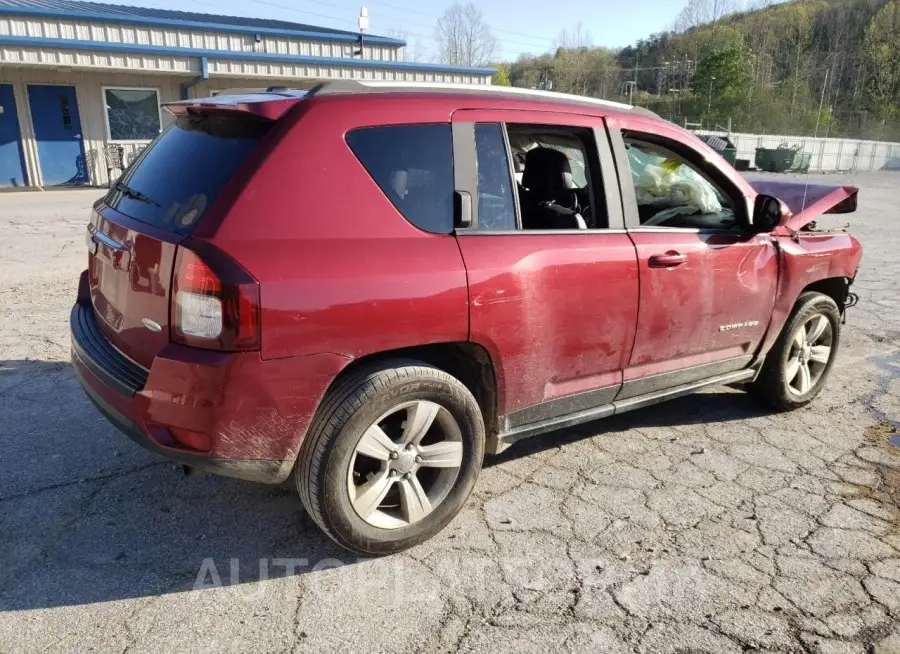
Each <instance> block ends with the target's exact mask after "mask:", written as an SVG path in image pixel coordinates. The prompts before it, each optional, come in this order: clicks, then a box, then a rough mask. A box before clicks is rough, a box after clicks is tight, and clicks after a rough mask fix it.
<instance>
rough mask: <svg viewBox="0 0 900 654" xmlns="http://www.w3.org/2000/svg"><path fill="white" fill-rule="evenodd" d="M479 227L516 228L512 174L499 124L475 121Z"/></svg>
mask: <svg viewBox="0 0 900 654" xmlns="http://www.w3.org/2000/svg"><path fill="white" fill-rule="evenodd" d="M475 156H476V161H477V163H478V227H479V229H516V228H518V225H517V224H516V205H515V200H514V199H513V186H512V185H513V177H512V175H510V174H509V154H508V153H507V150H506V143H505V141H504V140H503V129H502V127H501V126H500V123H476V125H475Z"/></svg>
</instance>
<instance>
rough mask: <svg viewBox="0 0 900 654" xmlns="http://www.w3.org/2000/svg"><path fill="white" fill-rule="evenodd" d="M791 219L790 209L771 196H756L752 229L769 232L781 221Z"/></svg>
mask: <svg viewBox="0 0 900 654" xmlns="http://www.w3.org/2000/svg"><path fill="white" fill-rule="evenodd" d="M790 217H791V210H790V208H789V207H788V206H787V205H786V204H785V203H784V202H782V201H781V200H779V199H778V198H776V197H774V196H771V195H763V194H760V195H757V196H756V202H754V204H753V229H754V230H755V231H757V232H760V233H763V232H771V231H772V230H773V229H775V228H776V227H778V225H780V224H781V223H782V221H784V220H787V219H788V218H790Z"/></svg>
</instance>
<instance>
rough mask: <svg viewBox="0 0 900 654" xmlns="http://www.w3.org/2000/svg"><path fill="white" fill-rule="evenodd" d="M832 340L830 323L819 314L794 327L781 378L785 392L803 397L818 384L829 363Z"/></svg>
mask: <svg viewBox="0 0 900 654" xmlns="http://www.w3.org/2000/svg"><path fill="white" fill-rule="evenodd" d="M833 338H834V335H833V331H832V328H831V322H830V321H829V320H828V318H827V317H826V316H825V315H824V314H821V313H817V314H815V315H813V316H811V317H810V318H809V319H808V320H807V321H806V322H804V323H802V324H801V325H800V326H799V327H797V330H796V331H795V332H794V336H793V338H792V339H791V347H790V352H789V353H788V359H787V366H786V368H785V375H784V376H785V380H786V381H787V387H788V391H790V392H791V393H793V394H794V395H806V394H807V393H809V392H810V391H811V390H812V389H813V388H814V387H815V386H816V384H818V383H819V380H820V379H821V378H822V374H823V373H824V372H825V368H826V367H827V366H828V362H829V361H830V360H831V354H832V347H831V346H832V342H833Z"/></svg>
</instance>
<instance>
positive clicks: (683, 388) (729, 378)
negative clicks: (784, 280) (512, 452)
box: [490, 368, 757, 454]
mask: <svg viewBox="0 0 900 654" xmlns="http://www.w3.org/2000/svg"><path fill="white" fill-rule="evenodd" d="M756 372H757V371H756V369H754V368H744V369H743V370H735V371H734V372H726V373H723V374H721V375H716V376H715V377H708V378H707V379H701V380H699V381H695V382H690V383H688V384H681V385H680V386H673V387H672V388H667V389H665V390H661V391H654V392H653V393H647V394H645V395H637V396H635V397H629V398H628V399H626V400H617V401H614V402H610V403H609V404H604V405H602V406H598V407H594V408H592V409H585V410H584V411H578V412H577V413H570V414H568V415H565V416H558V417H555V418H550V419H548V420H542V421H541V422H534V423H531V424H529V425H522V426H521V427H516V428H515V429H511V430H509V431H505V432H502V433H501V434H500V435H499V436H498V437H497V447H496V449H493V450H492V451H490V453H491V454H499V453H500V452H502V451H503V450H505V449H506V448H508V447H509V446H510V445H512V444H513V443H515V442H516V441H520V440H522V439H523V438H528V437H530V436H537V435H538V434H544V433H546V432H548V431H554V430H557V429H564V428H566V427H574V426H575V425H580V424H583V423H585V422H590V421H592V420H598V419H599V418H606V417H608V416H612V415H618V414H620V413H625V412H626V411H632V410H634V409H640V408H643V407H646V406H650V405H651V404H658V403H660V402H665V401H666V400H673V399H675V398H676V397H682V396H684V395H690V394H691V393H693V392H695V391H699V390H701V389H703V388H709V387H710V386H724V385H725V384H734V383H737V382H742V381H746V380H748V379H753V377H755V376H756Z"/></svg>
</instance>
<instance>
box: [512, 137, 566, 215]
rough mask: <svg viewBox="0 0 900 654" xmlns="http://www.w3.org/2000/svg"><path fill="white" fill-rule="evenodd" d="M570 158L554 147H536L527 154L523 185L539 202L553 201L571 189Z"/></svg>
mask: <svg viewBox="0 0 900 654" xmlns="http://www.w3.org/2000/svg"><path fill="white" fill-rule="evenodd" d="M571 178H572V169H571V167H570V166H569V158H568V157H567V156H566V155H565V154H564V153H562V152H560V151H559V150H554V149H553V148H534V149H532V150H529V151H528V153H527V154H526V155H525V173H524V174H523V175H522V186H524V187H525V188H526V189H528V191H529V192H530V193H531V194H532V197H534V199H535V200H537V201H538V202H551V201H554V200H556V199H557V198H559V197H560V195H562V194H563V193H565V192H566V191H568V190H569V180H570V179H571Z"/></svg>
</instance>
